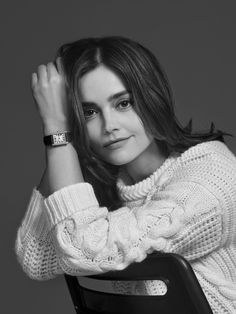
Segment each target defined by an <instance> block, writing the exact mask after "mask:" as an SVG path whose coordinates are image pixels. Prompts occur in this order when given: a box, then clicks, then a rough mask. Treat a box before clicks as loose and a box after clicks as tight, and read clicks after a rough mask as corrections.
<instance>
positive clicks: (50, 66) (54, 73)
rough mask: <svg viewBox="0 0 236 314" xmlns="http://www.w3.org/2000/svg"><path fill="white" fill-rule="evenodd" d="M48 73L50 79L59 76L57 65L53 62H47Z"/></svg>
mask: <svg viewBox="0 0 236 314" xmlns="http://www.w3.org/2000/svg"><path fill="white" fill-rule="evenodd" d="M47 75H48V79H50V78H52V77H55V76H58V72H57V69H56V67H55V65H54V64H53V62H49V63H48V64H47Z"/></svg>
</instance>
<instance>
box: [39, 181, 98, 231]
mask: <svg viewBox="0 0 236 314" xmlns="http://www.w3.org/2000/svg"><path fill="white" fill-rule="evenodd" d="M44 204H45V207H46V214H47V218H48V223H49V225H50V229H51V228H53V227H54V226H55V225H56V224H58V223H59V222H60V221H62V220H64V219H65V218H67V217H69V216H71V215H73V214H74V213H75V212H78V211H81V210H84V209H87V208H91V207H98V206H99V204H98V201H97V199H96V196H95V193H94V190H93V188H92V185H91V184H89V183H84V182H83V183H81V182H80V183H76V184H72V185H69V186H66V187H64V188H62V189H60V190H58V191H55V192H54V193H53V194H51V195H49V196H48V197H47V198H45V200H44Z"/></svg>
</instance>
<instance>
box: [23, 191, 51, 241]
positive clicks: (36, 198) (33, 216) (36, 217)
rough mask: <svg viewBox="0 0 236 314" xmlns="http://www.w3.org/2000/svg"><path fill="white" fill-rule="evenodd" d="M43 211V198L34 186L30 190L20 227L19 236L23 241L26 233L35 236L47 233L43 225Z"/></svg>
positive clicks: (44, 221)
mask: <svg viewBox="0 0 236 314" xmlns="http://www.w3.org/2000/svg"><path fill="white" fill-rule="evenodd" d="M44 210H45V206H44V197H43V195H42V194H41V193H40V192H39V191H38V190H37V188H36V186H35V187H34V188H33V190H32V193H31V197H30V201H29V203H28V207H27V211H26V213H25V216H24V219H23V222H22V225H21V233H20V234H21V237H22V238H23V239H24V238H25V236H26V234H27V233H28V232H33V233H34V234H35V235H39V234H45V233H47V231H48V228H47V225H46V224H45V223H46V220H45V214H44Z"/></svg>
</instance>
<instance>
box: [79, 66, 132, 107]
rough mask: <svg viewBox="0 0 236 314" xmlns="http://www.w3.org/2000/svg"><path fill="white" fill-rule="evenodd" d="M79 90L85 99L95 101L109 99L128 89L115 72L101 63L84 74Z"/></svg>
mask: <svg viewBox="0 0 236 314" xmlns="http://www.w3.org/2000/svg"><path fill="white" fill-rule="evenodd" d="M79 90H80V95H81V98H82V99H83V100H84V101H90V102H95V100H98V99H101V100H109V98H110V97H111V96H112V95H114V94H117V93H120V92H124V91H126V87H125V85H124V84H123V82H122V80H121V79H120V77H119V76H118V75H117V74H116V73H115V72H113V71H112V70H110V69H109V68H107V67H105V66H103V65H101V66H99V67H97V68H95V69H94V70H92V71H90V72H88V73H86V74H85V75H84V76H82V78H81V79H80V80H79Z"/></svg>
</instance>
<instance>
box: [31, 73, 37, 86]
mask: <svg viewBox="0 0 236 314" xmlns="http://www.w3.org/2000/svg"><path fill="white" fill-rule="evenodd" d="M37 82H38V76H37V73H35V72H34V73H32V76H31V88H33V87H35V85H36V84H37Z"/></svg>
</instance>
